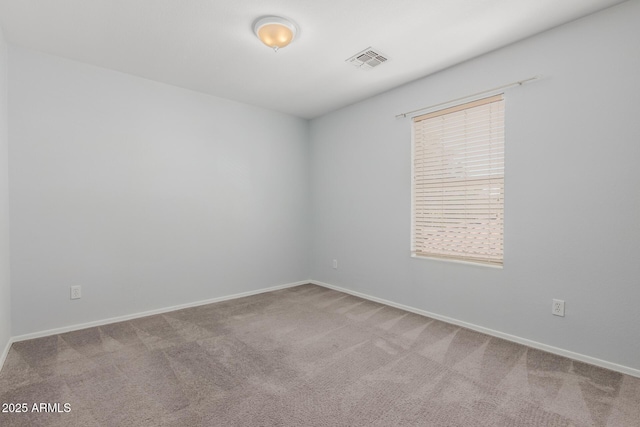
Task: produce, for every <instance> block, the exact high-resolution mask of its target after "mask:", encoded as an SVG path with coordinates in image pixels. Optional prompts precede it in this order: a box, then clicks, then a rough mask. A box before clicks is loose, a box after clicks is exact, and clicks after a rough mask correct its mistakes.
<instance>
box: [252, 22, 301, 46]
mask: <svg viewBox="0 0 640 427" xmlns="http://www.w3.org/2000/svg"><path fill="white" fill-rule="evenodd" d="M253 32H254V33H256V36H258V38H259V39H260V40H261V41H262V43H264V44H266V45H267V46H269V47H270V48H273V50H274V51H276V52H277V51H278V49H281V48H283V47H285V46H287V45H288V44H289V43H291V41H292V40H293V38H294V37H295V36H296V32H297V29H296V26H295V25H294V24H293V22H291V21H288V20H286V19H284V18H281V17H279V16H265V17H264V18H260V19H258V20H257V21H256V23H255V24H254V25H253Z"/></svg>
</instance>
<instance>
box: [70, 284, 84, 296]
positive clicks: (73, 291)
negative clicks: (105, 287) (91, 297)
mask: <svg viewBox="0 0 640 427" xmlns="http://www.w3.org/2000/svg"><path fill="white" fill-rule="evenodd" d="M81 297H82V291H81V289H80V286H72V287H71V299H80V298H81Z"/></svg>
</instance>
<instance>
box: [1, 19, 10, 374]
mask: <svg viewBox="0 0 640 427" xmlns="http://www.w3.org/2000/svg"><path fill="white" fill-rule="evenodd" d="M7 128H8V126H7V45H6V44H5V41H4V38H3V35H2V29H0V362H1V361H2V356H1V355H2V353H3V352H4V350H5V347H6V346H7V343H8V342H9V338H10V337H11V289H10V286H9V285H10V282H9V184H8V177H9V169H8V164H7V156H8V145H7V138H8V137H7ZM0 367H2V366H0Z"/></svg>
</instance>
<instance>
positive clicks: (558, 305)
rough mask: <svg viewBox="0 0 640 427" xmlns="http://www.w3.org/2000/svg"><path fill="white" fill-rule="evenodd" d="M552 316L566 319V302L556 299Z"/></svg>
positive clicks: (552, 306) (552, 307)
mask: <svg viewBox="0 0 640 427" xmlns="http://www.w3.org/2000/svg"><path fill="white" fill-rule="evenodd" d="M551 314H553V315H554V316H562V317H564V301H562V300H560V299H554V300H553V304H552V305H551Z"/></svg>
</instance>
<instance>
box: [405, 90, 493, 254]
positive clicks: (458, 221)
mask: <svg viewBox="0 0 640 427" xmlns="http://www.w3.org/2000/svg"><path fill="white" fill-rule="evenodd" d="M413 144H414V146H413V180H412V182H413V185H412V187H413V188H412V196H413V207H412V210H413V230H412V235H413V237H412V248H411V249H412V253H413V254H414V255H416V256H425V257H437V258H448V259H456V260H463V261H471V262H480V263H488V264H493V265H502V263H503V240H504V238H503V228H504V220H503V217H504V99H503V96H502V95H496V96H492V97H489V98H484V99H480V100H477V101H473V102H469V103H466V104H462V105H458V106H455V107H451V108H447V109H444V110H440V111H436V112H433V113H429V114H425V115H422V116H418V117H415V118H414V119H413Z"/></svg>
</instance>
